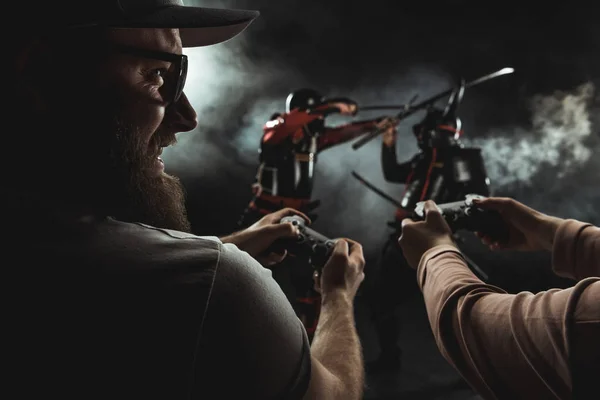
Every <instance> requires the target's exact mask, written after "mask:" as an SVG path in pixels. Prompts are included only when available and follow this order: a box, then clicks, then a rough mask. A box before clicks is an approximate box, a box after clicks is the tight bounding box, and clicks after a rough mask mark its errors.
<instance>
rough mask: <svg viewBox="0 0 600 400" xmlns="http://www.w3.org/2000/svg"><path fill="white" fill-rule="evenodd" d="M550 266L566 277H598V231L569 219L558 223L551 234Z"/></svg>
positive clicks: (599, 250)
mask: <svg viewBox="0 0 600 400" xmlns="http://www.w3.org/2000/svg"><path fill="white" fill-rule="evenodd" d="M552 264H553V269H554V272H555V273H556V274H557V275H559V276H563V277H566V278H571V279H576V280H579V279H584V278H587V277H590V276H600V228H598V227H595V226H593V225H591V224H586V223H583V222H579V221H576V220H572V219H568V220H566V221H564V222H562V223H561V224H560V226H559V227H558V229H557V231H556V234H555V235H554V243H553V248H552Z"/></svg>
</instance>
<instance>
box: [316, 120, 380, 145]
mask: <svg viewBox="0 0 600 400" xmlns="http://www.w3.org/2000/svg"><path fill="white" fill-rule="evenodd" d="M376 128H377V127H376V121H364V122H354V123H350V124H346V125H342V126H337V127H335V128H327V130H326V131H325V132H324V133H323V134H322V135H321V136H319V139H318V142H317V149H318V151H319V152H321V151H323V150H326V149H328V148H330V147H333V146H337V145H340V144H343V143H346V142H349V141H350V140H352V139H354V138H357V137H359V136H361V135H364V134H365V133H368V132H371V131H373V130H375V129H376Z"/></svg>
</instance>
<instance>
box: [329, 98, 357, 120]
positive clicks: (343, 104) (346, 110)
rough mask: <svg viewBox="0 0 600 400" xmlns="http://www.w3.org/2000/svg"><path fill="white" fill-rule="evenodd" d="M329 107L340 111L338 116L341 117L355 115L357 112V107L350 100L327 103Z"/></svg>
mask: <svg viewBox="0 0 600 400" xmlns="http://www.w3.org/2000/svg"><path fill="white" fill-rule="evenodd" d="M329 106H331V107H335V108H337V109H338V110H340V114H342V115H350V116H352V115H356V113H357V112H358V105H357V104H356V103H355V102H353V101H351V100H348V101H338V102H334V103H329Z"/></svg>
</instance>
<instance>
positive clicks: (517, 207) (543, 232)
mask: <svg viewBox="0 0 600 400" xmlns="http://www.w3.org/2000/svg"><path fill="white" fill-rule="evenodd" d="M473 201H474V203H475V204H477V205H478V206H480V207H481V208H483V209H487V210H494V211H497V212H498V213H500V215H501V216H502V219H504V222H505V223H506V224H507V225H508V231H509V237H508V242H507V243H504V244H501V243H498V242H493V241H492V240H491V239H490V238H489V237H487V236H484V235H482V234H481V233H479V232H476V234H477V236H479V238H481V241H482V242H483V243H484V244H485V245H487V246H489V248H490V249H492V250H497V249H508V250H522V251H539V250H548V251H550V250H552V245H553V244H554V235H555V234H556V230H557V229H558V227H559V226H560V224H561V223H562V222H563V221H564V220H563V219H562V218H557V217H552V216H549V215H546V214H542V213H541V212H539V211H536V210H534V209H533V208H529V207H527V206H526V205H524V204H522V203H519V202H518V201H516V200H514V199H510V198H501V197H489V198H487V199H475V200H473Z"/></svg>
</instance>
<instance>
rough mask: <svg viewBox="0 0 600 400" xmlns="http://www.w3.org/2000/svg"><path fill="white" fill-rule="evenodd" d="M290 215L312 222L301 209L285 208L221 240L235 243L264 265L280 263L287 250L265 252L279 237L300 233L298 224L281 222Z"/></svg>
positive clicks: (308, 222)
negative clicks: (282, 251)
mask: <svg viewBox="0 0 600 400" xmlns="http://www.w3.org/2000/svg"><path fill="white" fill-rule="evenodd" d="M289 215H298V216H300V217H302V218H304V220H306V223H307V224H310V219H309V218H308V217H307V216H306V215H304V214H303V213H301V212H300V211H296V210H294V209H293V208H284V209H282V210H279V211H277V212H274V213H271V214H267V215H265V216H264V217H262V218H261V219H260V220H258V221H257V222H256V223H254V224H253V225H251V226H250V227H248V228H246V229H244V230H243V231H239V232H236V233H234V234H232V235H229V236H226V237H224V238H221V241H222V242H223V243H233V244H235V245H236V246H237V247H238V248H239V249H240V250H243V251H245V252H247V253H248V254H250V255H251V256H252V257H254V258H256V259H257V260H258V261H259V262H260V263H261V264H262V265H264V266H271V265H273V264H277V263H280V262H281V261H283V259H284V258H285V257H286V256H287V252H284V253H282V254H277V253H270V254H265V252H266V251H267V249H268V248H269V246H271V245H272V244H273V242H274V241H276V240H277V239H280V238H293V237H296V236H298V234H299V233H300V232H299V231H298V228H297V227H296V226H294V225H292V224H290V223H283V224H282V223H280V221H281V219H282V218H283V217H287V216H289Z"/></svg>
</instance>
